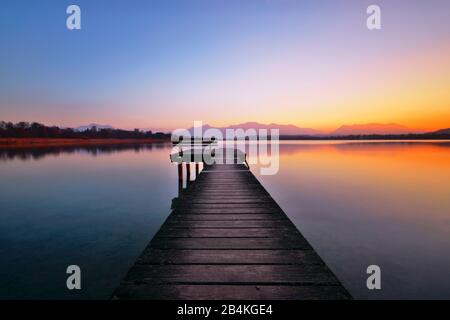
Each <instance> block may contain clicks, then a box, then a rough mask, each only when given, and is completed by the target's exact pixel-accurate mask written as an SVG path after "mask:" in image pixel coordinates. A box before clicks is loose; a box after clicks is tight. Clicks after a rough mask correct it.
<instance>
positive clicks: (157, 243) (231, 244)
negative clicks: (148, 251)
mask: <svg viewBox="0 0 450 320" xmlns="http://www.w3.org/2000/svg"><path fill="white" fill-rule="evenodd" d="M151 246H152V248H157V249H310V248H311V247H310V245H309V244H308V243H307V242H306V241H304V239H301V238H297V239H290V240H289V241H286V239H284V238H280V239H278V238H228V237H223V238H220V237H219V238H153V240H152V242H151Z"/></svg>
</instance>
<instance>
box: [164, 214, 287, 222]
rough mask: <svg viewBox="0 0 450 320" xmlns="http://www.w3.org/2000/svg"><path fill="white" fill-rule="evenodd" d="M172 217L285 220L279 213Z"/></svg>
mask: <svg viewBox="0 0 450 320" xmlns="http://www.w3.org/2000/svg"><path fill="white" fill-rule="evenodd" d="M170 219H174V220H203V221H210V220H221V221H224V220H284V219H285V217H283V216H281V215H279V214H271V213H268V214H225V213H224V214H189V213H179V214H172V215H171V216H170Z"/></svg>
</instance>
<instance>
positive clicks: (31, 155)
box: [0, 143, 169, 161]
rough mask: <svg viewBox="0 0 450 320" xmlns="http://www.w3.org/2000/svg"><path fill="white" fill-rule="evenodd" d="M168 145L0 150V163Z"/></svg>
mask: <svg viewBox="0 0 450 320" xmlns="http://www.w3.org/2000/svg"><path fill="white" fill-rule="evenodd" d="M168 146H169V144H168V143H148V144H135V143H130V144H116V145H94V146H61V147H55V146H52V147H39V148H0V161H8V160H14V159H18V160H23V161H28V160H39V159H42V158H44V157H46V156H59V155H61V154H75V153H87V154H90V155H92V156H97V155H99V154H113V153H117V152H122V151H130V150H133V151H135V152H140V151H151V150H152V149H164V148H167V147H168Z"/></svg>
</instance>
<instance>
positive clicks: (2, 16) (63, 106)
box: [0, 0, 450, 128]
mask: <svg viewBox="0 0 450 320" xmlns="http://www.w3.org/2000/svg"><path fill="white" fill-rule="evenodd" d="M372 3H377V4H379V5H380V6H381V7H382V18H383V29H382V30H381V31H380V32H378V33H377V32H370V31H368V30H367V28H366V27H365V21H366V13H365V9H366V7H367V5H368V4H372ZM69 4H77V5H79V6H80V7H81V11H82V30H79V31H69V30H67V29H66V27H65V22H66V18H67V14H66V13H65V10H66V7H67V6H68V5H69ZM449 9H450V2H449V1H440V0H435V1H408V2H406V1H400V0H393V1H294V0H246V1H230V0H228V1H216V0H204V1H193V0H184V1H167V0H166V1H136V0H135V1H106V0H94V1H93V0H90V1H61V0H59V1H58V0H54V1H50V0H47V1H42V0H41V1H23V0H18V1H17V0H16V1H10V0H3V1H2V3H1V11H0V39H1V42H2V50H1V51H0V70H1V74H0V119H3V120H11V121H19V120H27V121H33V120H36V121H40V122H44V123H47V124H57V125H68V126H72V125H73V126H74V125H78V124H82V123H90V122H100V123H110V124H112V125H115V126H121V127H129V128H132V127H159V128H161V127H162V128H173V127H179V126H190V124H192V121H193V120H196V119H197V120H203V121H204V122H207V123H211V124H218V125H222V124H225V123H237V122H242V121H253V120H256V121H261V122H281V123H286V122H290V123H294V124H297V125H300V126H310V127H324V128H325V127H332V126H338V125H339V124H343V123H342V122H344V121H346V119H349V120H350V119H351V120H352V121H353V120H354V121H357V120H358V119H360V120H361V121H362V122H364V121H371V119H372V118H373V120H374V121H388V120H389V119H388V116H386V114H384V115H382V116H380V115H378V113H379V112H378V111H379V109H378V108H377V106H373V105H372V104H373V103H368V104H367V106H366V109H363V110H361V107H360V108H359V109H358V108H357V105H361V103H364V102H365V101H366V100H367V101H369V100H370V99H371V98H372V97H371V94H373V91H374V90H375V91H376V92H377V97H378V98H377V99H379V97H380V95H383V94H387V93H386V92H384V91H382V90H383V89H382V87H383V84H384V83H386V80H383V79H388V82H389V81H391V82H395V81H397V80H396V79H403V78H405V77H407V76H408V74H407V73H406V74H405V70H403V69H402V70H392V66H391V64H395V63H396V61H398V60H401V58H402V57H405V59H408V57H414V56H415V55H420V54H423V56H426V57H429V55H430V52H429V51H430V48H431V49H433V48H436V52H437V51H439V50H440V51H442V49H445V50H446V48H448V46H447V47H446V46H445V45H446V44H449V43H450V42H449V40H450V37H449V35H450V32H449V30H450V29H449V24H450V21H449V20H448V14H449V12H450V10H449ZM431 51H433V50H431ZM431 54H433V52H431ZM411 59H412V58H411ZM380 61H388V62H389V61H390V62H389V63H388V64H387V65H384V66H383V68H385V69H383V71H384V74H381V73H380V74H372V73H370V72H373V70H372V69H371V66H373V65H374V63H379V62H380ZM444 62H445V61H444ZM415 65H417V63H416V64H415ZM446 66H448V64H445V67H446ZM432 67H433V66H430V65H428V62H426V63H425V62H424V64H423V65H422V68H419V69H418V70H417V71H414V73H413V74H414V75H415V76H418V77H419V76H420V77H426V79H427V81H429V82H433V83H434V82H439V83H441V82H442V81H443V79H442V77H445V76H444V75H441V74H438V75H436V74H435V72H434V71H433V72H432V73H430V71H429V70H430V69H431V68H432ZM434 67H435V66H434ZM434 67H433V68H434ZM405 68H406V67H405ZM436 68H437V67H436ZM371 70H372V71H371ZM406 70H410V69H407V68H406ZM424 70H425V71H424ZM380 72H381V71H380ZM436 72H437V71H436ZM364 74H367V77H368V78H369V79H368V83H367V85H366V86H364V85H362V84H361V81H360V80H361V79H362V77H363V76H364ZM373 79H378V80H377V81H375V80H373ZM444 80H445V79H444ZM443 85H444V84H440V86H443ZM411 88H412V87H411ZM402 90H408V88H402ZM436 90H438V89H436ZM439 90H440V91H438V92H437V93H439V92H441V91H442V88H440V87H439ZM356 91H357V92H356ZM370 92H372V93H370ZM344 93H346V94H344ZM355 93H357V94H356V96H357V99H359V100H355V99H356V98H350V96H355ZM360 93H361V96H359V95H360ZM422 98H423V99H425V98H426V97H419V98H417V99H419V100H420V99H422ZM392 99H393V100H395V101H396V98H395V97H394V98H392V97H390V98H389V99H388V100H389V101H390V103H394V102H392V101H391V100H392ZM398 99H400V98H398ZM402 99H403V98H402ZM417 99H416V100H417ZM403 100H404V99H403ZM403 100H402V101H401V103H404V104H406V102H404V101H403ZM441 100H442V101H441V103H440V105H438V102H436V106H435V108H436V110H437V112H444V113H445V108H446V107H447V108H448V102H449V100H448V97H447V96H445V97H442V99H441ZM424 101H425V100H424ZM423 107H424V106H423V104H419V105H413V106H412V107H411V110H413V111H414V112H417V117H420V115H421V113H420V112H421V108H422V109H423ZM402 108H404V109H405V110H406V109H407V106H403V105H402ZM381 109H382V110H385V109H389V106H383V107H382V108H381ZM400 109H401V108H400ZM402 110H403V109H402ZM405 116H406V115H405ZM403 118H404V117H403ZM403 118H402V114H401V113H399V114H396V115H395V117H393V119H392V120H393V121H397V120H398V119H400V120H401V119H403ZM358 121H359V120H358ZM411 121H412V120H411Z"/></svg>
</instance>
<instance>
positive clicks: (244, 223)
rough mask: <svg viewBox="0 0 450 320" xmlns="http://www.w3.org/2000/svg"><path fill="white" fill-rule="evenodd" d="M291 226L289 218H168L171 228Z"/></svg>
mask: <svg viewBox="0 0 450 320" xmlns="http://www.w3.org/2000/svg"><path fill="white" fill-rule="evenodd" d="M287 226H291V224H290V222H289V221H287V220H283V221H278V222H277V223H276V224H275V223H274V221H271V220H226V221H223V220H217V221H213V220H211V221H178V220H170V221H169V220H168V221H167V225H166V227H171V228H280V227H287Z"/></svg>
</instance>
